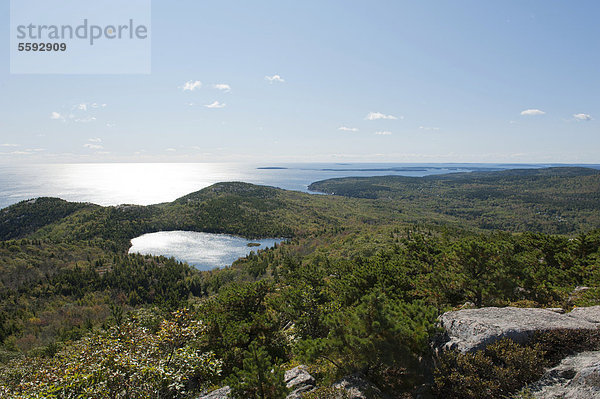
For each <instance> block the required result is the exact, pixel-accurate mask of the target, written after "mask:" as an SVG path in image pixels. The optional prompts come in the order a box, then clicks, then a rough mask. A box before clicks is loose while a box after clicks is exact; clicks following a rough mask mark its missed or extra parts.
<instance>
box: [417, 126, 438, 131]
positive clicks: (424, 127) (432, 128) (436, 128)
mask: <svg viewBox="0 0 600 399" xmlns="http://www.w3.org/2000/svg"><path fill="white" fill-rule="evenodd" d="M419 129H421V130H440V128H439V127H429V126H419Z"/></svg>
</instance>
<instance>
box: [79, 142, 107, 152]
mask: <svg viewBox="0 0 600 399" xmlns="http://www.w3.org/2000/svg"><path fill="white" fill-rule="evenodd" d="M83 147H84V148H87V149H88V150H101V149H103V148H104V147H103V146H101V145H100V144H92V143H85V144H84V145H83Z"/></svg>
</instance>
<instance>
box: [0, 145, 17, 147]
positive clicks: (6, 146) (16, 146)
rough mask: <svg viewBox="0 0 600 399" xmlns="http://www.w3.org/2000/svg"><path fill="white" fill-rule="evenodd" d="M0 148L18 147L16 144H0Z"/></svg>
mask: <svg viewBox="0 0 600 399" xmlns="http://www.w3.org/2000/svg"><path fill="white" fill-rule="evenodd" d="M0 147H19V145H18V144H0Z"/></svg>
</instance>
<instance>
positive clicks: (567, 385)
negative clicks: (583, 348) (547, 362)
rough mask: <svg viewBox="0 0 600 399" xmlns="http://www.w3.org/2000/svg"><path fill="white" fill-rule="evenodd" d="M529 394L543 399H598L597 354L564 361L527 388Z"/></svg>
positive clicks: (599, 365) (599, 354)
mask: <svg viewBox="0 0 600 399" xmlns="http://www.w3.org/2000/svg"><path fill="white" fill-rule="evenodd" d="M529 392H530V393H531V394H532V396H533V397H534V398H543V399H558V398H565V399H594V398H596V399H600V352H598V351H594V352H582V353H578V354H576V355H573V356H568V357H566V358H564V359H563V360H562V361H561V362H560V364H559V365H557V366H556V367H552V368H551V369H549V370H547V371H546V373H545V374H544V376H543V377H542V378H541V379H540V380H539V381H538V382H536V383H534V384H532V385H530V386H529Z"/></svg>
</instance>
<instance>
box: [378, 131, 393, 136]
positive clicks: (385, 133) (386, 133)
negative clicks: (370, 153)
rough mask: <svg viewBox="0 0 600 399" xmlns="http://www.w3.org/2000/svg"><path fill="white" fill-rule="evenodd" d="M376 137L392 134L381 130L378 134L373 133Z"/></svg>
mask: <svg viewBox="0 0 600 399" xmlns="http://www.w3.org/2000/svg"><path fill="white" fill-rule="evenodd" d="M375 134H376V135H378V136H390V135H391V134H392V132H390V131H388V130H383V131H380V132H375Z"/></svg>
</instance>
